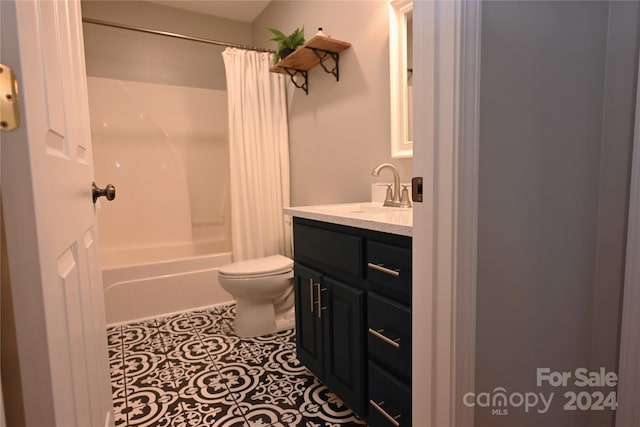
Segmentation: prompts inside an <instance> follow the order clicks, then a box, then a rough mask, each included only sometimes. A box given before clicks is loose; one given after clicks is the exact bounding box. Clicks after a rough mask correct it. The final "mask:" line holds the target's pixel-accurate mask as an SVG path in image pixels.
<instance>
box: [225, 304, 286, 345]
mask: <svg viewBox="0 0 640 427" xmlns="http://www.w3.org/2000/svg"><path fill="white" fill-rule="evenodd" d="M293 327H295V315H294V309H293V307H292V308H291V309H290V310H287V311H286V312H284V313H282V314H281V315H278V316H276V315H275V311H274V308H273V303H271V302H268V303H264V302H258V301H252V300H247V299H242V298H238V299H236V316H235V319H234V321H233V329H234V330H235V333H236V335H237V336H239V337H241V338H253V337H259V336H263V335H269V334H273V333H275V332H278V331H283V330H285V329H291V328H293Z"/></svg>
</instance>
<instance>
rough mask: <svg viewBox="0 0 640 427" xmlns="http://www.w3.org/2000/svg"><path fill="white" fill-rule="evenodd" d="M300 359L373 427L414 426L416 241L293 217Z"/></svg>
mask: <svg viewBox="0 0 640 427" xmlns="http://www.w3.org/2000/svg"><path fill="white" fill-rule="evenodd" d="M293 223H294V228H293V235H294V258H295V267H294V269H295V298H296V346H297V354H298V359H299V360H300V361H301V362H302V363H303V364H304V365H305V366H306V367H307V368H308V369H309V370H310V371H312V372H313V373H314V374H315V375H316V376H317V377H318V378H319V379H320V380H321V381H323V383H324V384H325V385H326V386H327V387H329V388H330V389H331V390H332V391H333V392H334V393H336V395H338V396H339V397H340V398H341V399H342V400H343V401H344V402H345V403H346V404H347V405H348V406H349V407H350V408H351V409H353V410H354V411H355V412H356V413H358V414H359V415H360V416H361V417H363V418H364V419H365V420H366V421H367V423H368V424H369V425H371V426H373V427H375V426H398V425H402V426H410V425H411V238H410V237H408V236H400V235H395V234H389V233H382V232H378V231H371V230H367V229H361V228H356V227H348V226H342V225H337V224H333V223H325V222H322V221H315V220H310V219H305V218H297V217H294V220H293Z"/></svg>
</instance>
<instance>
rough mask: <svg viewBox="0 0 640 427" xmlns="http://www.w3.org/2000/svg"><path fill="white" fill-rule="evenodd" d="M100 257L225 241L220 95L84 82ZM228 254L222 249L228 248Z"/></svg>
mask: <svg viewBox="0 0 640 427" xmlns="http://www.w3.org/2000/svg"><path fill="white" fill-rule="evenodd" d="M88 85H89V102H90V108H91V128H92V137H93V143H94V158H95V175H96V181H97V183H98V184H99V185H105V184H106V183H111V184H113V185H115V187H116V200H114V201H113V202H112V203H109V204H102V205H101V211H100V214H99V216H98V223H99V226H100V234H101V237H102V248H101V249H102V252H103V253H109V252H113V251H120V250H127V249H131V248H135V249H140V248H154V247H158V246H160V247H161V246H173V245H177V244H190V243H191V242H192V241H196V242H207V241H216V242H219V241H224V240H228V234H229V231H228V228H229V224H228V222H225V221H228V204H229V203H228V197H229V191H228V174H229V162H228V153H227V132H226V129H227V114H226V93H225V92H224V91H219V90H208V89H196V88H185V87H179V86H168V85H157V84H150V83H138V82H125V81H119V80H113V79H105V78H97V77H89V78H88ZM227 250H228V249H227Z"/></svg>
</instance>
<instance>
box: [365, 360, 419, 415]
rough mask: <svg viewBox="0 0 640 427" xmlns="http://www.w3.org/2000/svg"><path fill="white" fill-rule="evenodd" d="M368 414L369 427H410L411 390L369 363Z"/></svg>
mask: <svg viewBox="0 0 640 427" xmlns="http://www.w3.org/2000/svg"><path fill="white" fill-rule="evenodd" d="M368 409H369V412H368V414H369V415H368V416H367V423H368V424H369V425H370V426H371V427H393V426H407V427H409V426H411V389H410V388H408V387H407V386H405V385H404V384H402V382H400V381H398V380H397V379H396V378H394V377H393V375H391V374H389V373H388V372H386V371H385V370H384V369H382V368H381V367H380V366H378V365H376V364H375V363H373V362H369V408H368Z"/></svg>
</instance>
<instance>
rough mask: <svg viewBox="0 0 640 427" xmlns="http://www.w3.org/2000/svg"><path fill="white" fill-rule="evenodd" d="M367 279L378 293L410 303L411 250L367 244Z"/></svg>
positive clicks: (381, 244) (380, 244)
mask: <svg viewBox="0 0 640 427" xmlns="http://www.w3.org/2000/svg"><path fill="white" fill-rule="evenodd" d="M367 279H368V280H369V282H370V283H371V284H372V285H373V288H374V289H376V290H377V291H378V292H379V293H381V294H383V295H387V296H389V297H391V298H394V299H397V300H398V301H401V302H404V303H406V304H410V302H411V250H410V249H405V248H399V247H397V246H392V245H387V244H384V243H378V242H372V241H368V242H367Z"/></svg>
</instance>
